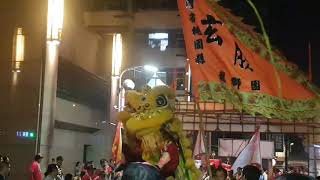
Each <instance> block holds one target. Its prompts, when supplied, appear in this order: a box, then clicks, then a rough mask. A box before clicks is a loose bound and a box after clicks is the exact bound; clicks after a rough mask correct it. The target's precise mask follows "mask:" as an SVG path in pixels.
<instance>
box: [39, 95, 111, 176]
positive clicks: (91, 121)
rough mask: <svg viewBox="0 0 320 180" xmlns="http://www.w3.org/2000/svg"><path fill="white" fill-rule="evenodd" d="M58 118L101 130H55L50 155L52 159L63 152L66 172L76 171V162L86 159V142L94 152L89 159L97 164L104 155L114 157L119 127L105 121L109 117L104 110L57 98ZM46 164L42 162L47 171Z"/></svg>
mask: <svg viewBox="0 0 320 180" xmlns="http://www.w3.org/2000/svg"><path fill="white" fill-rule="evenodd" d="M74 105H75V106H74ZM56 120H59V121H62V122H68V123H72V124H76V125H81V126H86V127H94V128H97V129H101V130H100V131H98V132H96V133H85V132H78V131H72V130H65V129H56V128H55V129H54V133H53V142H52V145H51V147H49V149H50V157H47V158H48V159H49V160H51V158H56V157H57V156H59V155H61V156H63V157H64V159H65V161H64V164H63V167H64V168H63V169H64V172H65V174H66V173H73V168H74V164H75V162H77V161H80V162H82V161H83V151H84V145H91V146H92V153H91V156H90V158H89V159H88V160H92V161H94V162H95V164H96V165H97V166H98V163H99V160H100V159H101V158H110V152H111V144H112V140H113V137H114V129H115V127H114V126H111V125H108V126H107V124H103V123H101V122H102V121H104V120H105V117H104V115H103V113H102V112H101V110H97V109H93V108H91V107H88V106H85V105H81V104H77V103H74V102H71V101H67V100H64V99H61V98H57V101H56ZM41 149H45V147H41ZM42 153H43V154H45V153H44V152H42ZM46 166H47V164H42V169H43V171H44V170H45V169H46Z"/></svg>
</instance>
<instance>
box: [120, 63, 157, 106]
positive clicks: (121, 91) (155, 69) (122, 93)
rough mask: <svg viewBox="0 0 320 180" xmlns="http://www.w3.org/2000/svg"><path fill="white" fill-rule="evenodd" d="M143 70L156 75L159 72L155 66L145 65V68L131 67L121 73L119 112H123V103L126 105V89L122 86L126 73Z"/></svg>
mask: <svg viewBox="0 0 320 180" xmlns="http://www.w3.org/2000/svg"><path fill="white" fill-rule="evenodd" d="M141 68H143V69H144V70H145V71H150V72H153V73H156V72H158V68H157V67H154V66H151V65H144V66H134V67H129V68H127V69H125V70H123V71H122V72H121V73H120V76H119V94H118V97H119V100H118V111H121V110H122V108H123V103H124V99H123V98H124V90H123V89H124V88H123V86H122V76H123V75H124V74H125V73H126V72H129V71H134V70H136V69H141Z"/></svg>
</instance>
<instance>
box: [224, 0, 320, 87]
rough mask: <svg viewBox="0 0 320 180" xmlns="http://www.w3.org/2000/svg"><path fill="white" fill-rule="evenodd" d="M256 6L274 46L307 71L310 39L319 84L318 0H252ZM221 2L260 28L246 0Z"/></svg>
mask: <svg viewBox="0 0 320 180" xmlns="http://www.w3.org/2000/svg"><path fill="white" fill-rule="evenodd" d="M252 1H253V2H254V4H255V5H256V6H257V8H258V10H259V12H260V14H261V16H262V18H263V21H264V24H265V26H266V29H267V33H268V34H269V37H270V39H271V44H272V46H273V47H276V48H278V49H280V50H281V51H282V52H283V53H284V54H285V55H286V56H287V57H288V59H289V60H290V61H292V62H294V63H296V64H297V65H299V67H300V69H301V70H303V71H304V72H305V73H307V70H308V41H310V42H311V46H312V62H313V82H314V83H315V84H317V85H318V86H320V70H319V68H320V35H319V33H320V20H319V17H320V8H317V4H318V3H317V0H315V1H312V0H304V1H301V0H300V1H297V0H252ZM220 4H221V5H223V6H224V7H227V8H229V9H231V10H232V12H233V14H235V15H238V16H241V17H243V18H244V22H245V23H246V24H250V25H254V26H256V27H257V31H260V28H259V26H258V21H257V18H256V16H255V15H254V13H253V10H252V9H251V8H250V7H249V5H248V4H247V2H246V0H223V1H220Z"/></svg>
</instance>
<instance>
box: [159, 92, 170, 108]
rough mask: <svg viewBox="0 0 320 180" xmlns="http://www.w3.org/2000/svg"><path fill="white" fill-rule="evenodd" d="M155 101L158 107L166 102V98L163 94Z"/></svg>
mask: <svg viewBox="0 0 320 180" xmlns="http://www.w3.org/2000/svg"><path fill="white" fill-rule="evenodd" d="M156 102H157V106H158V107H162V106H166V105H167V104H168V101H167V98H166V97H165V96H164V95H160V96H158V97H157V99H156Z"/></svg>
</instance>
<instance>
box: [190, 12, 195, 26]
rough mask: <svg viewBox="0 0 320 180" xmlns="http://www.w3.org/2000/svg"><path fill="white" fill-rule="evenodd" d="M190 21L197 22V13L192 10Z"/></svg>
mask: <svg viewBox="0 0 320 180" xmlns="http://www.w3.org/2000/svg"><path fill="white" fill-rule="evenodd" d="M190 21H191V22H192V23H195V22H196V15H195V14H194V13H193V12H192V13H190Z"/></svg>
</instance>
